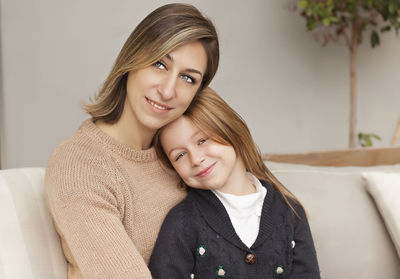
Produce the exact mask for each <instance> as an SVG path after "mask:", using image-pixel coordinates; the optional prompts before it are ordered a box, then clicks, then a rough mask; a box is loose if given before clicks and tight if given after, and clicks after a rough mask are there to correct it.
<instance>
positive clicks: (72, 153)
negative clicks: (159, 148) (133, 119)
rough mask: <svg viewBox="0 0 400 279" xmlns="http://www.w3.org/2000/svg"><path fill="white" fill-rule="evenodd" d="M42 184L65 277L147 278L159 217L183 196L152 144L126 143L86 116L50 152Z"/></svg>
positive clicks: (174, 175)
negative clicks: (65, 266) (135, 146)
mask: <svg viewBox="0 0 400 279" xmlns="http://www.w3.org/2000/svg"><path fill="white" fill-rule="evenodd" d="M45 182H46V198H47V203H48V207H49V210H50V212H51V214H52V216H53V220H54V223H55V225H56V229H57V231H58V233H59V235H60V237H61V242H62V247H63V251H64V254H65V257H66V259H67V260H68V278H69V279H71V278H131V279H132V278H151V275H150V272H149V270H148V268H147V264H148V262H149V259H150V255H151V253H152V250H153V246H154V243H155V241H156V238H157V235H158V232H159V230H160V227H161V224H162V221H163V220H164V218H165V216H166V214H167V212H168V211H169V209H170V208H171V207H173V206H174V205H176V204H177V203H178V202H180V201H181V200H182V199H183V198H184V196H185V195H186V193H185V191H184V190H181V189H179V187H178V177H177V176H176V174H175V173H174V172H172V171H170V170H166V169H165V168H164V167H163V166H162V165H161V163H160V162H159V161H158V159H157V157H156V153H155V150H154V149H153V148H150V149H148V150H144V151H138V150H134V149H132V148H129V147H127V146H124V145H122V144H120V143H118V142H116V141H115V140H114V139H113V138H111V137H110V136H108V135H107V134H105V133H104V132H103V131H101V130H100V129H99V128H98V127H97V126H96V125H95V124H94V123H93V122H92V121H91V120H86V121H85V122H84V123H83V124H82V126H81V127H80V128H79V130H78V131H77V132H76V133H75V134H74V135H72V136H71V137H70V138H68V139H67V140H65V141H64V142H62V143H61V144H60V145H59V146H58V147H57V148H56V149H55V150H54V152H53V153H52V155H51V157H50V159H49V162H48V166H47V169H46V181H45Z"/></svg>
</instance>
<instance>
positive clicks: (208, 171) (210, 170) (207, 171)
mask: <svg viewBox="0 0 400 279" xmlns="http://www.w3.org/2000/svg"><path fill="white" fill-rule="evenodd" d="M215 164H216V163H213V164H212V165H211V166H209V167H207V168H205V169H204V170H202V171H201V172H199V173H198V174H196V176H198V177H201V178H203V177H206V176H208V175H209V174H210V173H211V172H212V171H213V170H214V167H215Z"/></svg>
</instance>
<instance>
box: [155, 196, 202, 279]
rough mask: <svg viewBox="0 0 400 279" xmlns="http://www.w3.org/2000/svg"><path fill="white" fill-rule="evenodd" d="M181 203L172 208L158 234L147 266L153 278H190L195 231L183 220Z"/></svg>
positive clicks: (192, 267)
mask: <svg viewBox="0 0 400 279" xmlns="http://www.w3.org/2000/svg"><path fill="white" fill-rule="evenodd" d="M184 212H185V210H184V206H183V204H182V203H181V204H179V205H177V206H176V207H175V208H173V209H172V210H171V211H170V212H169V213H168V215H167V217H166V218H165V220H164V223H163V225H162V227H161V230H160V234H159V235H158V238H157V242H156V245H155V246H154V250H153V254H152V256H151V259H150V264H149V268H150V271H151V274H152V276H153V278H154V279H165V278H190V274H191V273H192V272H193V269H194V265H195V261H194V255H193V253H192V249H191V247H190V246H191V245H190V243H191V242H192V240H191V239H192V237H195V233H194V232H193V233H190V232H189V231H190V226H188V223H187V222H186V221H185V217H184Z"/></svg>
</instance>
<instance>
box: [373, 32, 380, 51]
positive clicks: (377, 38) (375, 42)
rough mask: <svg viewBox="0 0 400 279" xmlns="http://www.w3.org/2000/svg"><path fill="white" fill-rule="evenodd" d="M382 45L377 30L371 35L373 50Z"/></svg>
mask: <svg viewBox="0 0 400 279" xmlns="http://www.w3.org/2000/svg"><path fill="white" fill-rule="evenodd" d="M379 43H380V41H379V35H378V32H376V31H375V30H374V31H372V33H371V46H372V48H374V47H375V46H378V45H379Z"/></svg>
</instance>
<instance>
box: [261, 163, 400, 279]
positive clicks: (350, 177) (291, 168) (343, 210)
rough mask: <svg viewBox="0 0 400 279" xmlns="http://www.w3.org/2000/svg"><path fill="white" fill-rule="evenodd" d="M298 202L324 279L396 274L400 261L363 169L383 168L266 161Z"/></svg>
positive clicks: (399, 271) (398, 168)
mask: <svg viewBox="0 0 400 279" xmlns="http://www.w3.org/2000/svg"><path fill="white" fill-rule="evenodd" d="M266 165H267V166H268V167H269V168H270V170H271V171H272V172H273V173H274V174H275V175H276V177H277V178H278V179H279V180H280V181H281V182H282V183H283V184H284V185H285V186H287V187H288V188H289V189H290V190H291V191H292V192H293V193H294V194H295V195H296V196H297V197H298V198H299V200H300V201H301V202H302V204H303V205H304V207H305V208H306V211H307V212H308V214H309V222H310V227H311V230H312V233H313V238H314V242H315V246H316V250H317V255H318V260H319V264H320V269H321V273H322V278H324V279H337V278H340V279H350V278H351V279H353V278H363V279H376V278H385V279H389V278H390V279H395V278H396V279H398V278H399V274H400V261H399V259H398V257H397V254H396V250H395V248H394V246H393V243H392V241H391V239H390V236H389V235H388V232H387V230H386V228H385V226H384V223H383V221H382V219H381V218H380V215H379V212H378V211H377V209H376V207H375V205H374V202H373V200H372V199H371V197H370V196H369V195H368V193H367V191H366V190H365V187H364V181H363V179H362V177H361V172H362V171H366V170H377V169H378V170H380V171H387V172H390V171H398V172H399V171H400V165H395V166H381V167H312V166H305V165H294V164H280V163H272V162H266Z"/></svg>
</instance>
